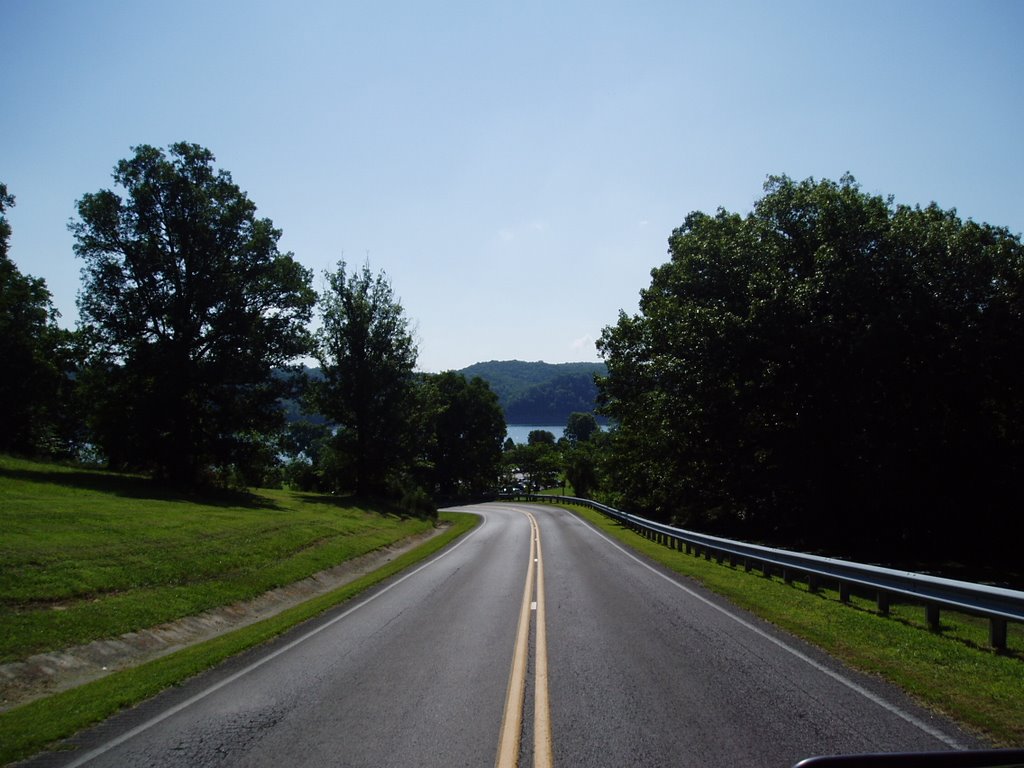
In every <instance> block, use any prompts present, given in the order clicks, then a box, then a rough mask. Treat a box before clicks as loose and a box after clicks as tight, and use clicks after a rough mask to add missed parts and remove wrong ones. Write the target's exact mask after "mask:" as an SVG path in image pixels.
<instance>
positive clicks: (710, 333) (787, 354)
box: [599, 176, 1024, 556]
mask: <svg viewBox="0 0 1024 768" xmlns="http://www.w3.org/2000/svg"><path fill="white" fill-rule="evenodd" d="M669 246H670V254H671V260H670V261H669V262H668V263H666V264H664V265H663V266H661V267H658V268H657V269H655V270H654V271H653V272H652V281H651V285H650V287H649V288H647V289H646V290H644V291H643V292H642V295H641V302H640V313H639V314H638V315H636V316H632V317H630V316H626V315H624V314H623V315H620V317H619V321H618V323H617V324H616V325H614V326H611V327H609V328H606V329H605V331H604V333H603V335H602V338H601V341H600V343H599V347H600V349H601V352H602V354H603V355H604V357H605V359H606V361H607V364H608V372H609V373H608V376H607V377H606V378H605V379H603V380H602V381H601V382H600V386H601V398H602V403H603V412H604V413H606V414H607V415H608V416H610V417H612V418H613V419H615V420H616V421H617V422H618V423H619V425H620V428H619V429H618V430H617V431H616V434H615V435H614V437H613V446H614V451H613V454H614V458H613V460H612V461H611V462H610V463H609V470H610V473H611V475H612V476H613V478H614V483H615V485H616V486H617V488H618V490H619V491H620V492H621V493H622V497H623V499H629V500H630V503H631V504H632V505H633V506H634V508H639V509H641V510H643V511H644V512H645V513H647V514H650V515H652V516H655V517H658V518H660V519H670V518H676V519H678V520H680V521H681V522H683V523H685V524H688V525H694V526H700V527H704V528H708V529H716V530H722V531H742V532H744V535H747V536H762V537H771V538H776V539H785V540H786V541H787V542H788V543H789V544H792V545H804V546H824V547H830V548H832V547H841V548H845V549H846V550H848V551H849V550H851V549H853V550H862V551H869V552H874V553H884V552H888V553H892V552H896V551H906V550H907V549H908V548H909V549H911V551H914V552H916V553H918V554H920V555H923V556H926V555H924V552H925V550H929V554H933V555H936V556H938V555H940V554H941V553H945V554H950V553H952V552H954V551H960V552H961V553H962V550H963V549H964V548H973V549H974V550H975V551H976V552H977V551H981V550H983V549H985V548H986V547H996V548H998V547H999V545H1000V541H1001V540H1002V541H1005V537H1003V536H1002V535H1001V534H1000V533H999V532H1000V531H1001V530H1002V529H1003V528H1004V527H1005V526H1006V525H1008V524H1009V521H1010V520H1012V519H1015V518H1017V517H1019V510H1020V509H1021V502H1022V501H1024V496H1022V486H1021V485H1020V483H1019V477H1020V475H1021V471H1022V470H1024V430H1022V426H1024V365H1021V364H1020V361H1021V358H1020V350H1021V349H1022V348H1024V290H1022V289H1024V248H1022V245H1021V242H1020V239H1019V237H1016V236H1013V235H1011V234H1010V233H1009V232H1008V231H1007V230H1006V229H1004V228H998V227H992V226H989V225H984V224H976V223H974V222H971V221H967V222H964V221H961V220H960V219H959V218H958V217H957V216H956V214H955V212H954V211H944V210H941V209H939V208H938V207H937V206H935V205H931V206H929V207H927V208H925V209H921V208H910V207H907V206H894V205H893V202H892V200H891V199H884V198H881V197H878V196H871V195H867V194H865V193H862V192H861V191H860V189H859V187H858V186H857V184H856V183H855V181H854V180H853V179H852V177H849V176H847V177H844V178H843V179H842V180H841V181H840V182H839V183H835V182H830V181H822V182H815V181H814V180H807V181H804V182H799V183H797V182H793V181H792V180H790V179H788V178H785V177H778V178H771V179H769V180H768V182H767V183H766V186H765V196H764V197H763V198H762V199H761V200H760V201H758V203H757V204H756V206H755V209H754V211H753V212H752V213H750V214H749V215H748V216H746V217H741V216H739V215H737V214H732V213H728V212H726V211H723V210H719V211H718V212H717V213H716V214H715V215H713V216H709V215H706V214H703V213H693V214H690V215H689V216H688V217H687V218H686V221H685V223H684V225H683V226H682V227H680V228H679V229H677V230H676V231H675V232H673V234H672V237H671V238H670V240H669ZM968 511H969V514H970V525H969V526H961V525H960V523H962V522H964V521H965V517H964V516H965V513H967V512H968Z"/></svg>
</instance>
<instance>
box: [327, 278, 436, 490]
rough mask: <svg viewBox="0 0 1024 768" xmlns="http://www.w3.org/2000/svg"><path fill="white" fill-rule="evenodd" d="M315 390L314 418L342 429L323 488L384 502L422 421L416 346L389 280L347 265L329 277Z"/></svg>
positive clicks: (408, 459) (407, 463)
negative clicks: (380, 497) (321, 417)
mask: <svg viewBox="0 0 1024 768" xmlns="http://www.w3.org/2000/svg"><path fill="white" fill-rule="evenodd" d="M325 277H326V281H327V287H326V289H325V290H324V291H323V292H322V294H321V295H320V301H319V306H320V314H321V318H322V321H323V322H322V326H321V328H320V330H319V331H318V332H317V337H316V342H317V343H316V357H317V360H318V361H319V362H320V370H321V373H322V374H323V378H322V380H321V381H319V382H316V383H315V384H314V397H313V400H314V405H315V407H316V410H317V411H318V412H319V413H321V414H323V415H324V416H325V417H326V418H327V419H328V420H329V421H331V422H333V424H335V425H336V427H337V431H336V432H335V434H334V437H333V439H332V441H331V450H330V451H329V453H328V454H327V455H326V456H325V457H324V459H325V465H324V467H323V471H324V475H325V477H324V482H325V483H326V484H327V485H329V486H332V487H334V488H336V489H338V490H354V491H355V492H356V493H358V494H360V495H382V494H386V493H387V491H388V490H389V486H392V487H397V486H398V485H399V484H400V483H401V482H402V480H403V477H404V476H405V475H407V474H408V471H409V469H410V467H411V465H412V462H413V459H414V457H415V454H416V450H417V446H416V440H415V437H416V434H417V426H418V425H417V421H416V420H417V418H418V414H419V413H420V410H419V402H418V400H417V397H418V393H417V390H416V386H415V385H416V379H415V374H414V368H415V366H416V356H417V350H416V343H415V341H414V339H413V336H412V332H411V331H410V328H409V322H408V320H407V319H406V317H405V313H404V310H403V309H402V305H401V303H400V302H399V301H398V299H397V298H396V297H395V295H394V291H393V290H392V288H391V283H390V282H389V281H388V279H387V277H386V276H385V275H384V274H378V275H374V274H373V273H371V271H370V268H369V265H364V266H363V267H362V269H360V270H356V271H353V272H351V273H349V272H348V270H347V268H346V265H345V263H344V262H340V263H339V264H338V267H337V269H336V270H335V271H334V272H331V273H328V274H326V275H325Z"/></svg>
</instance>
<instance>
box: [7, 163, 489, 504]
mask: <svg viewBox="0 0 1024 768" xmlns="http://www.w3.org/2000/svg"><path fill="white" fill-rule="evenodd" d="M213 163H214V157H213V154H212V153H211V152H210V151H209V150H206V149H204V148H202V147H199V146H197V145H195V144H188V143H178V144H174V145H172V146H171V147H169V148H168V150H166V151H164V150H162V149H158V148H154V147H150V146H145V145H143V146H139V147H136V148H135V149H134V155H133V156H132V157H131V158H129V159H126V160H122V161H121V162H119V163H118V164H117V166H116V167H115V170H114V176H113V178H114V181H115V183H116V185H117V187H119V188H120V190H121V191H122V192H121V193H118V192H116V191H112V190H108V189H104V190H101V191H99V192H96V193H90V194H86V195H84V196H83V197H82V198H81V199H80V200H79V201H78V204H77V209H78V218H77V219H76V220H74V221H73V222H72V223H71V225H70V229H71V231H72V233H73V235H74V237H75V245H74V250H75V253H76V254H77V255H78V256H79V257H80V258H81V259H82V261H83V262H84V268H83V270H82V275H83V284H82V289H81V292H80V293H79V297H78V306H79V312H80V325H79V328H78V329H77V331H75V332H74V333H71V332H66V331H62V330H61V329H59V328H58V327H57V324H56V317H57V313H56V311H55V310H54V309H53V306H52V302H51V298H50V294H49V292H48V291H47V289H46V286H45V284H44V283H43V281H42V280H39V279H37V278H32V277H29V276H25V275H22V274H21V273H20V272H19V271H18V269H17V268H16V267H15V265H14V263H13V262H12V261H11V260H10V258H9V256H8V253H7V250H8V240H9V236H10V226H9V224H8V222H7V218H6V216H5V215H3V214H4V213H5V212H6V210H7V209H8V208H9V207H10V206H11V205H13V204H14V197H13V196H12V195H10V194H9V193H8V191H7V189H6V187H4V186H2V185H0V247H2V252H0V331H2V336H0V340H2V344H3V348H2V349H0V353H2V355H3V358H4V360H5V365H6V366H7V372H8V375H7V376H5V377H3V380H2V386H3V387H4V392H3V396H4V397H3V400H4V403H5V407H4V411H3V423H2V424H0V427H2V428H0V435H2V439H3V443H2V444H0V450H4V451H13V452H19V453H25V454H47V455H54V454H63V455H67V456H71V457H77V458H91V459H99V460H101V461H103V462H105V463H106V464H108V465H109V466H111V467H114V468H117V469H125V470H133V471H141V472H146V473H149V474H151V475H152V476H153V477H155V478H157V479H159V480H161V481H163V482H167V483H171V484H174V485H177V486H188V487H192V486H196V485H201V484H207V483H218V484H225V483H227V484H239V485H245V484H256V483H268V482H269V483H275V482H280V481H281V480H284V481H286V482H292V483H294V484H296V485H301V486H304V487H316V488H318V489H320V490H330V491H342V492H349V491H351V492H356V493H360V494H364V495H374V496H377V495H390V496H396V497H398V498H401V499H404V503H405V504H406V506H407V507H408V508H409V509H413V510H415V511H421V512H424V511H430V510H432V509H433V506H432V499H433V498H434V497H435V496H437V495H458V494H470V493H479V492H481V491H482V490H483V489H486V488H493V487H494V485H495V483H496V480H497V474H498V463H499V459H500V451H501V441H502V439H503V438H504V435H505V425H504V420H503V418H502V416H501V411H500V409H499V408H498V405H497V400H496V398H495V397H494V395H493V393H491V392H490V391H489V390H488V389H487V385H486V384H485V383H483V382H482V381H480V380H474V381H471V382H466V381H465V379H464V377H461V376H456V375H454V374H452V375H444V376H442V377H436V378H433V377H423V376H419V375H417V374H415V373H414V367H415V363H416V348H415V345H414V343H413V341H412V337H411V335H410V333H409V331H408V324H407V322H406V320H405V318H404V313H403V310H402V307H401V304H400V303H399V302H398V301H397V299H395V297H394V296H393V294H392V291H391V287H390V284H389V283H388V281H387V279H386V278H385V277H384V276H383V275H376V276H375V275H373V274H371V272H370V270H369V267H368V266H367V267H364V268H363V269H362V270H361V271H355V272H352V273H351V274H349V273H347V272H346V268H345V265H344V264H341V265H339V268H338V270H337V272H335V273H333V274H329V275H327V276H326V277H327V287H326V289H325V290H324V291H323V292H322V293H321V294H320V295H319V296H318V295H317V293H316V292H315V291H314V290H313V288H312V275H311V272H310V271H309V270H308V269H306V268H305V267H303V266H301V265H300V264H299V263H298V262H297V261H296V260H295V259H294V257H293V255H292V254H290V253H282V252H281V251H280V250H279V249H278V246H277V243H278V240H279V238H280V236H281V232H280V230H278V229H275V228H274V226H273V223H272V222H271V221H270V219H267V218H262V217H258V216H257V215H256V206H255V205H254V204H253V203H252V201H250V200H249V199H248V197H247V195H246V194H245V193H244V192H243V191H242V190H241V189H239V187H238V186H237V185H236V184H235V183H234V181H233V180H232V178H231V175H230V174H229V173H228V172H226V171H223V170H217V169H215V168H214V166H213ZM315 309H318V310H319V315H320V320H321V328H320V330H319V331H318V332H317V333H316V334H315V336H314V335H313V334H311V333H310V332H309V330H308V326H309V324H310V321H311V320H312V318H313V313H314V310H315ZM305 355H314V356H316V357H317V358H318V359H319V361H320V363H321V373H322V375H321V376H320V377H318V378H317V379H316V380H314V381H311V380H310V377H307V376H304V375H301V372H300V369H299V368H300V367H299V366H298V365H297V361H298V360H299V359H300V358H301V357H302V356H305ZM286 401H287V402H291V403H297V402H303V403H304V404H305V405H306V408H307V410H308V411H309V413H310V418H308V419H307V420H305V421H303V422H300V423H298V424H295V425H293V426H292V427H291V428H289V429H288V430H287V431H285V429H284V427H285V415H286V410H285V405H284V402H286ZM453 413H455V414H457V415H464V416H465V417H466V418H465V419H464V420H460V418H458V416H453ZM449 430H455V431H457V434H458V436H459V438H458V439H460V440H464V441H465V442H466V444H467V445H473V446H475V448H477V449H479V454H478V455H474V456H473V457H472V459H470V458H468V457H467V456H465V455H462V454H460V453H459V451H457V450H454V449H453V447H452V444H453V443H454V442H456V440H455V439H454V438H453V437H452V435H451V434H449ZM488 446H490V449H489V450H487V447H488ZM282 458H284V459H285V460H286V461H287V467H286V468H282V466H281V461H282Z"/></svg>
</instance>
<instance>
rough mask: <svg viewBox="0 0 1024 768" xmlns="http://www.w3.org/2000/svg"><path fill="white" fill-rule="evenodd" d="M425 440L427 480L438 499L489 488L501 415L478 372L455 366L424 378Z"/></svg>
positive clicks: (498, 454) (498, 455)
mask: <svg viewBox="0 0 1024 768" xmlns="http://www.w3.org/2000/svg"><path fill="white" fill-rule="evenodd" d="M424 387H425V390H426V393H425V394H426V397H425V398H424V399H425V402H426V419H425V422H426V426H427V435H426V439H425V441H424V445H425V446H426V459H427V465H428V467H429V473H428V474H429V478H430V484H431V485H432V486H433V489H434V490H435V492H436V493H437V494H438V495H439V496H440V497H442V498H453V497H457V496H462V497H470V496H474V495H479V494H484V493H487V492H489V491H492V490H494V488H495V487H496V485H497V480H498V474H499V471H500V469H501V459H502V443H503V442H504V440H505V434H506V427H505V416H504V414H503V413H502V411H501V406H500V405H499V404H498V396H497V395H496V394H495V393H494V392H492V391H491V388H490V386H488V384H487V382H486V381H484V380H483V379H481V378H480V377H479V376H474V377H473V378H472V379H471V380H468V381H467V380H466V377H465V376H463V375H462V374H461V373H457V372H455V371H446V372H444V373H441V374H438V375H436V376H430V377H428V378H427V379H426V380H425V382H424Z"/></svg>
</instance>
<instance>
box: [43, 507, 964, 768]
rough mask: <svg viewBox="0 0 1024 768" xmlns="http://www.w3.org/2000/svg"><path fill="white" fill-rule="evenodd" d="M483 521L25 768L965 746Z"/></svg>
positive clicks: (798, 656)
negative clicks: (398, 572) (360, 593)
mask: <svg viewBox="0 0 1024 768" xmlns="http://www.w3.org/2000/svg"><path fill="white" fill-rule="evenodd" d="M471 510H472V511H475V512H477V513H478V514H480V515H481V516H482V517H483V522H482V524H481V525H480V526H479V527H478V528H477V529H475V530H474V531H473V532H471V533H470V534H469V535H468V536H466V537H464V538H463V539H462V540H460V541H459V542H457V543H456V544H454V545H453V546H452V547H450V548H448V549H447V550H445V551H444V552H443V553H440V554H439V555H438V556H435V557H434V558H433V559H431V560H430V561H428V562H427V563H425V564H423V565H421V566H419V567H417V568H415V569H414V570H412V571H410V572H408V573H406V574H404V575H402V576H400V577H396V578H395V579H393V580H391V581H390V582H388V583H386V584H384V585H382V586H380V587H378V588H377V589H375V590H374V591H373V592H371V593H368V594H366V595H365V596H364V597H362V598H361V599H359V600H358V601H356V602H353V603H350V604H346V605H344V606H341V607H339V608H338V609H337V610H335V611H333V612H331V613H329V614H328V615H325V616H324V617H321V618H320V619H318V620H317V621H315V622H313V623H310V624H307V625H305V626H303V627H302V628H300V629H298V630H296V631H295V632H293V633H291V634H290V635H289V636H287V637H284V638H281V639H280V640H279V641H278V642H275V643H273V644H271V645H270V646H268V647H265V648H262V649H259V650H258V651H255V652H253V653H249V654H245V655H244V656H243V657H241V658H239V659H236V660H234V661H232V662H230V663H229V664H226V665H224V666H223V667H221V668H219V669H217V670H215V671H212V672H211V673H208V674H205V675H202V676H200V677H198V678H196V679H195V680H192V681H190V682H189V683H188V684H186V685H183V686H182V687H181V688H178V689H174V690H172V691H168V692H166V693H165V694H162V695H161V696H158V697H156V698H155V699H153V700H152V701H150V702H147V703H146V704H144V705H142V706H141V707H138V708H137V709H135V710H133V711H131V712H128V713H124V714H122V715H119V716H118V717H115V718H113V719H112V720H111V721H108V722H107V723H106V724H104V725H102V726H100V727H98V728H96V729H93V730H91V731H89V732H87V733H85V734H82V735H80V736H79V737H77V738H76V739H75V740H74V746H75V749H74V750H73V751H71V752H56V753H51V754H49V755H45V756H41V757H40V758H38V759H37V760H36V761H33V764H37V765H44V764H45V765H62V766H63V765H89V766H133V765H147V766H171V765H174V766H183V765H189V766H204V765H217V766H230V765H238V766H281V765H309V766H382V765H388V766H459V765H464V766H488V765H495V764H498V765H512V764H515V763H516V762H517V760H518V761H519V764H521V765H527V764H535V765H546V764H549V763H550V761H552V760H553V763H554V764H555V765H560V766H570V765H572V766H575V765H588V766H599V765H608V766H622V765H666V766H669V765H672V766H676V765H677V766H698V765H700V766H715V765H730V766H734V765H750V766H789V765H792V764H793V763H794V762H796V761H797V760H798V759H800V758H802V757H806V756H809V755H812V754H825V753H844V752H879V751H906V750H934V749H950V748H955V747H960V746H967V745H972V744H971V741H970V739H969V738H968V737H967V736H966V735H964V734H963V733H961V732H959V731H958V729H957V728H956V727H955V726H954V725H952V724H951V723H948V722H944V721H941V720H940V719H938V718H936V717H934V716H932V715H930V714H928V713H926V712H923V711H920V710H918V709H916V708H915V707H913V706H912V705H911V704H910V703H909V702H907V701H906V700H905V699H904V697H902V696H901V695H900V694H899V693H898V692H896V691H893V690H891V689H888V688H887V687H885V686H881V685H880V684H878V683H877V682H874V681H870V680H866V679H863V678H861V677H859V676H856V675H854V674H852V673H850V672H848V671H845V670H843V669H842V668H841V667H839V666H838V665H837V664H835V663H834V662H832V661H831V660H829V659H828V658H826V657H824V656H823V655H822V654H819V653H817V652H815V651H814V650H812V649H808V648H806V647H804V646H802V645H801V644H799V643H797V642H796V641H794V640H792V639H790V638H788V637H785V636H783V635H782V634H780V633H778V632H776V631H775V630H773V629H772V628H770V627H768V626H767V625H764V624H763V623H762V622H759V621H757V620H756V619H753V618H751V617H749V616H746V615H744V614H742V613H741V612H739V611H737V610H736V609H732V608H730V607H728V606H726V605H724V604H722V603H721V602H720V601H719V600H717V599H716V598H713V597H711V596H709V595H707V594H706V593H703V592H702V591H700V590H698V589H696V588H695V587H693V586H692V585H690V584H689V583H687V582H686V581H685V580H682V579H680V578H678V577H676V576H672V575H669V574H666V573H665V572H663V571H662V570H661V569H659V568H658V567H656V566H652V565H651V564H649V563H648V562H646V561H644V560H642V559H640V558H637V557H635V556H634V555H632V554H631V553H629V552H628V551H626V550H624V549H623V548H621V547H620V546H619V545H618V544H616V543H614V542H612V541H610V540H609V539H607V538H606V537H605V536H603V535H602V534H600V533H599V532H597V531H596V530H594V529H593V528H591V527H590V526H588V525H587V524H585V523H583V522H582V521H581V520H579V519H578V518H576V517H575V516H573V515H571V514H570V513H568V512H566V511H564V510H560V509H557V508H552V507H546V506H545V507H540V506H533V505H511V504H488V505H481V506H477V507H473V508H471Z"/></svg>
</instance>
